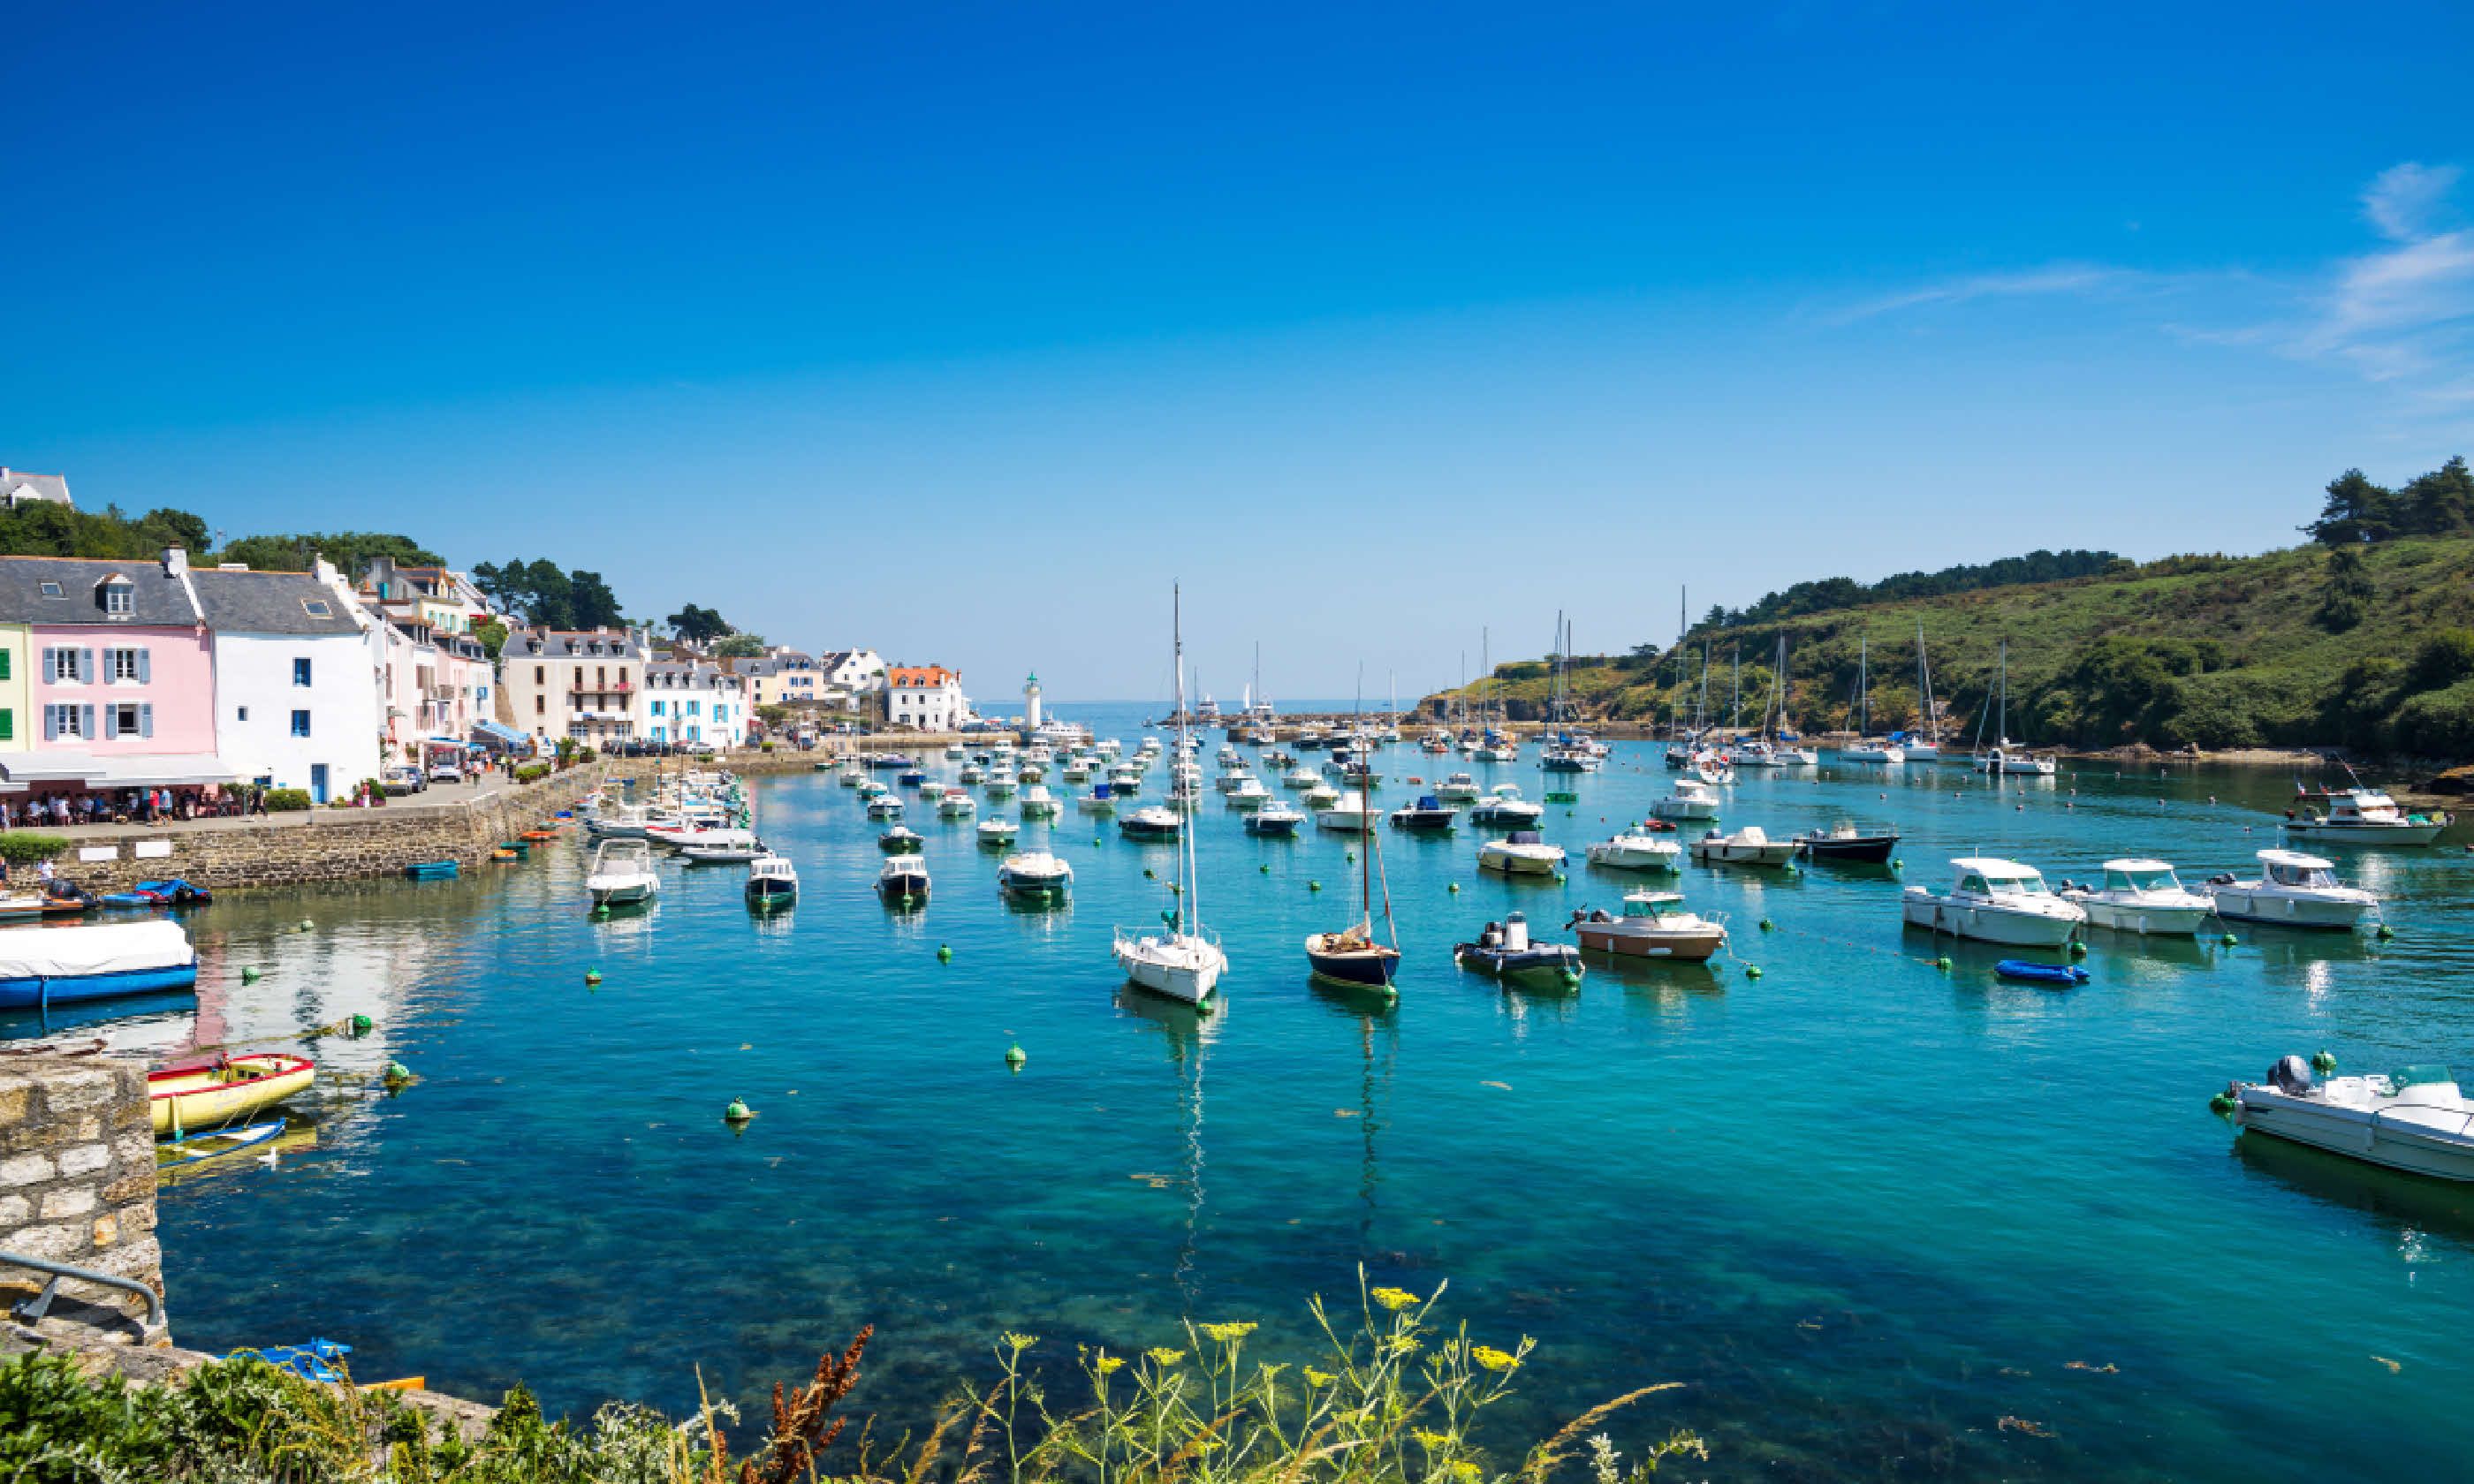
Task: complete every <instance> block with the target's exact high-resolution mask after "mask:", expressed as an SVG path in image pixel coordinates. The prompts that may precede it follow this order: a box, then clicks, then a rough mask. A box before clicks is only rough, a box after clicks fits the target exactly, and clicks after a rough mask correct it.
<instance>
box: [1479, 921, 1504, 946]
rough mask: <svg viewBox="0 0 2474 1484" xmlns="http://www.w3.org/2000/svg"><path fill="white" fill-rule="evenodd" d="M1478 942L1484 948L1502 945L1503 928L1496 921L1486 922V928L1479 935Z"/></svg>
mask: <svg viewBox="0 0 2474 1484" xmlns="http://www.w3.org/2000/svg"><path fill="white" fill-rule="evenodd" d="M1477 942H1478V946H1480V947H1482V948H1499V947H1502V946H1503V929H1502V928H1501V927H1500V926H1498V925H1496V924H1495V923H1492V922H1489V923H1487V924H1486V930H1485V931H1484V932H1481V933H1479V934H1478V935H1477Z"/></svg>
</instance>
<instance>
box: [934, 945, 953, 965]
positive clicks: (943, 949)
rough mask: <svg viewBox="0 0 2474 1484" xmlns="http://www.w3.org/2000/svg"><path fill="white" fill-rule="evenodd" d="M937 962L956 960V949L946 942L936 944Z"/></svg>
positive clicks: (944, 962)
mask: <svg viewBox="0 0 2474 1484" xmlns="http://www.w3.org/2000/svg"><path fill="white" fill-rule="evenodd" d="M936 962H937V963H939V964H950V963H952V962H954V950H953V949H952V948H951V947H949V946H947V945H944V944H941V943H940V944H938V945H936Z"/></svg>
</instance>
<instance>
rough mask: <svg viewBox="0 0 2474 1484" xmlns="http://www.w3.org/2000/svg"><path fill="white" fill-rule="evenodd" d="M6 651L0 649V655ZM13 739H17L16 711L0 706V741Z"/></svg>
mask: <svg viewBox="0 0 2474 1484" xmlns="http://www.w3.org/2000/svg"><path fill="white" fill-rule="evenodd" d="M7 653H8V651H7V650H5V649H0V655H6V654H7ZM15 740H17V713H16V712H15V711H13V710H12V709H10V708H9V707H7V706H0V742H13V741H15Z"/></svg>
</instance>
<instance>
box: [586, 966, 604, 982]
mask: <svg viewBox="0 0 2474 1484" xmlns="http://www.w3.org/2000/svg"><path fill="white" fill-rule="evenodd" d="M584 982H585V983H587V984H599V983H600V982H601V970H600V969H586V970H585V971H584Z"/></svg>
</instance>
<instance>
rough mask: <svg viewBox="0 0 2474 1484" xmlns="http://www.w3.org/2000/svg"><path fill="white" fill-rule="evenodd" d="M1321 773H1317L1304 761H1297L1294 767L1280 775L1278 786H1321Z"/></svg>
mask: <svg viewBox="0 0 2474 1484" xmlns="http://www.w3.org/2000/svg"><path fill="white" fill-rule="evenodd" d="M1280 786H1281V787H1282V788H1317V787H1320V786H1322V774H1320V773H1317V772H1316V771H1314V770H1313V769H1312V768H1309V767H1307V766H1306V765H1305V764H1304V763H1299V764H1298V765H1297V766H1296V767H1294V768H1291V769H1290V770H1289V771H1288V772H1286V773H1283V774H1281V775H1280Z"/></svg>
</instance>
